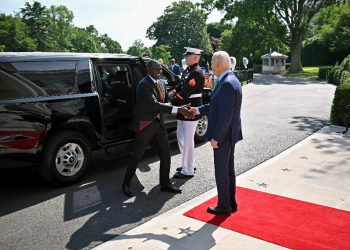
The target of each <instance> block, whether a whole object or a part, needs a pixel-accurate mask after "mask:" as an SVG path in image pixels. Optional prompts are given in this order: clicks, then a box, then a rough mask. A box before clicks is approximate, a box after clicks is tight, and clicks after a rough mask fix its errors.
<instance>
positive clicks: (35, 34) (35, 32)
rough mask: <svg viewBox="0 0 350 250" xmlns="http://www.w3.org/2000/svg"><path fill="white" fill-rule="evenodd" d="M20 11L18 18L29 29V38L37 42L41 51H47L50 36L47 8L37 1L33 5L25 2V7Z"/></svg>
mask: <svg viewBox="0 0 350 250" xmlns="http://www.w3.org/2000/svg"><path fill="white" fill-rule="evenodd" d="M20 9H21V10H20V12H19V13H18V16H19V17H21V19H22V21H23V22H24V23H25V24H26V25H27V26H28V27H29V36H30V37H31V38H33V39H35V40H36V41H37V43H38V46H37V49H38V50H39V51H45V50H46V38H47V34H48V25H47V21H48V20H47V18H46V17H47V9H46V6H42V5H41V3H40V2H37V1H34V3H33V5H31V4H30V3H28V2H25V7H24V8H20Z"/></svg>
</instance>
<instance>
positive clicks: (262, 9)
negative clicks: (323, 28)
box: [202, 0, 343, 73]
mask: <svg viewBox="0 0 350 250" xmlns="http://www.w3.org/2000/svg"><path fill="white" fill-rule="evenodd" d="M202 1H203V4H202V6H203V7H204V8H206V9H208V10H212V9H214V8H217V9H218V10H222V11H223V10H226V15H225V19H226V20H232V19H233V18H235V17H238V18H239V19H241V20H247V19H252V20H253V21H255V22H257V23H259V24H260V25H262V26H264V27H265V28H266V29H267V30H269V31H271V32H272V33H273V34H274V35H275V36H276V37H277V38H278V39H279V40H280V41H281V42H282V43H284V44H285V45H286V46H288V47H290V50H291V67H290V72H291V73H292V72H298V71H301V70H302V68H301V43H302V42H303V41H304V40H305V39H306V37H307V34H308V32H309V30H310V22H311V20H312V18H313V17H314V16H315V15H316V14H317V13H318V12H319V11H320V10H321V9H322V8H326V7H328V6H331V5H333V4H335V3H339V2H343V1H341V0H265V1H261V0H202Z"/></svg>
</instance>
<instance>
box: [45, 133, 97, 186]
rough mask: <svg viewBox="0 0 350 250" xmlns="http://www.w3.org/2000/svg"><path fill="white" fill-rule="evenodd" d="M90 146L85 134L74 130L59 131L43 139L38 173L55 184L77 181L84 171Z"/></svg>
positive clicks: (88, 158)
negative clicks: (43, 143)
mask: <svg viewBox="0 0 350 250" xmlns="http://www.w3.org/2000/svg"><path fill="white" fill-rule="evenodd" d="M90 159H91V146H90V143H89V141H88V140H87V139H86V137H85V136H83V135H82V134H80V133H78V132H74V131H60V132H57V133H55V134H53V135H52V136H50V137H49V138H47V140H46V141H45V146H44V148H43V152H42V156H41V160H40V164H39V174H40V175H41V177H42V178H43V179H44V180H46V181H47V182H49V183H51V184H53V185H55V186H66V185H70V184H73V183H76V182H78V181H79V180H80V179H81V178H82V177H83V176H84V174H85V173H86V171H87V166H88V164H89V162H90Z"/></svg>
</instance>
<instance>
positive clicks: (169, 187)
mask: <svg viewBox="0 0 350 250" xmlns="http://www.w3.org/2000/svg"><path fill="white" fill-rule="evenodd" d="M160 190H161V191H169V192H173V193H181V192H182V190H181V189H180V188H177V187H174V186H173V185H172V184H168V185H166V186H161V187H160Z"/></svg>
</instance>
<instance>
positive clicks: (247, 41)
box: [220, 19, 288, 65]
mask: <svg viewBox="0 0 350 250" xmlns="http://www.w3.org/2000/svg"><path fill="white" fill-rule="evenodd" d="M221 37H222V46H221V47H220V48H221V49H222V50H225V51H226V52H227V53H229V54H230V55H232V56H234V57H236V59H237V64H238V62H241V61H242V60H243V57H246V58H248V59H249V60H250V61H251V62H252V64H253V65H255V63H256V61H257V60H260V59H261V56H262V55H263V54H266V53H267V51H269V50H270V48H273V49H274V50H277V51H279V52H281V53H287V52H288V47H287V46H285V45H284V44H283V43H282V42H281V41H280V40H278V39H277V38H276V37H275V36H274V35H273V34H272V32H270V31H268V30H266V29H265V28H264V27H263V26H262V25H260V24H259V23H257V22H254V21H253V20H247V21H242V20H241V19H239V20H238V21H237V23H236V25H235V26H233V28H232V29H231V30H230V31H224V32H223V33H222V36H221ZM250 54H252V56H250Z"/></svg>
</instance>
